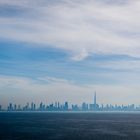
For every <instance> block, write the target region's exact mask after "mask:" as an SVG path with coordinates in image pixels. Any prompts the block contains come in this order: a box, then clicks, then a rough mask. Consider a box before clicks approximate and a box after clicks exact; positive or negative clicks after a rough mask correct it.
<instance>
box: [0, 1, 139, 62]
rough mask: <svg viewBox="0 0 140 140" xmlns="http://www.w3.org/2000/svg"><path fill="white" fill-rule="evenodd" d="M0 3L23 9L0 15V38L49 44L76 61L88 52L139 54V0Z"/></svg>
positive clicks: (137, 55)
mask: <svg viewBox="0 0 140 140" xmlns="http://www.w3.org/2000/svg"><path fill="white" fill-rule="evenodd" d="M0 5H2V6H4V5H5V6H6V5H10V6H13V5H14V6H15V5H16V6H18V7H21V8H22V9H25V11H24V14H23V13H22V14H21V15H20V14H18V15H19V16H18V17H17V16H12V17H7V16H5V17H4V16H1V17H0V30H1V34H0V38H8V39H12V40H17V41H23V42H30V43H39V44H49V45H51V46H53V47H57V48H62V49H65V50H67V51H70V52H71V53H72V55H73V57H72V59H73V60H78V61H79V60H82V59H84V58H86V57H87V56H88V55H90V54H91V53H101V54H102V53H103V54H125V55H130V56H136V57H139V53H140V47H139V44H140V40H139V37H140V15H139V12H140V1H138V0H134V1H129V0H125V1H122V0H119V1H118V2H116V1H114V0H112V1H108V0H106V1H101V0H100V1H98V0H88V1H79V0H70V1H68V0H65V1H63V0H60V1H55V2H49V1H44V0H41V1H37V0H34V1H33V0H28V1H27V0H24V1H18V0H13V1H12V2H11V1H10V0H1V1H0ZM19 9H20V8H19ZM18 12H19V13H20V11H18ZM22 12H23V11H22ZM15 14H16V13H15Z"/></svg>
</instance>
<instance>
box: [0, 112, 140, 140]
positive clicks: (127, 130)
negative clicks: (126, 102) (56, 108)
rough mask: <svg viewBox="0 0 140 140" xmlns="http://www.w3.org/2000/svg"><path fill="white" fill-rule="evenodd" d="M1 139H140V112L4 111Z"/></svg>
mask: <svg viewBox="0 0 140 140" xmlns="http://www.w3.org/2000/svg"><path fill="white" fill-rule="evenodd" d="M0 140H140V114H139V113H62V112H61V113H47V112H34V113H31V112H22V113H16V112H11V113H10V112H9V113H8V112H7V113H6V112H5V113H4V112H3V113H0Z"/></svg>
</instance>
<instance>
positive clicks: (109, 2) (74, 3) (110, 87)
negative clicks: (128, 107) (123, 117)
mask: <svg viewBox="0 0 140 140" xmlns="http://www.w3.org/2000/svg"><path fill="white" fill-rule="evenodd" d="M139 13H140V1H139V0H117V1H116V0H51V1H50V0H22V1H19V0H12V1H11V0H0V104H1V105H3V106H6V105H7V104H8V103H9V102H13V103H17V104H21V105H23V104H26V103H27V102H32V101H33V102H35V103H39V102H41V101H42V102H44V103H52V102H55V101H60V102H61V103H64V102H65V101H68V102H69V103H73V104H81V103H82V102H87V103H93V95H94V92H95V91H96V92H97V103H99V104H101V103H103V104H114V105H115V104H119V105H121V104H132V103H135V104H136V105H139V99H140V86H139V81H140V46H139V45H140V39H139V38H140V14H139Z"/></svg>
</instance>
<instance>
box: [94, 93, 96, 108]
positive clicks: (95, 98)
mask: <svg viewBox="0 0 140 140" xmlns="http://www.w3.org/2000/svg"><path fill="white" fill-rule="evenodd" d="M94 105H95V106H96V91H95V93H94Z"/></svg>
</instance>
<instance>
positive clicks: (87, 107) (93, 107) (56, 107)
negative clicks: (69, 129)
mask: <svg viewBox="0 0 140 140" xmlns="http://www.w3.org/2000/svg"><path fill="white" fill-rule="evenodd" d="M0 111H140V106H135V105H134V104H131V105H127V106H124V105H121V106H119V105H111V104H106V105H103V104H101V105H99V104H97V102H96V92H95V94H94V99H93V103H92V104H87V103H85V102H84V103H82V105H81V106H79V105H77V104H75V105H71V106H69V104H68V102H65V103H64V104H60V103H59V102H55V103H52V104H49V105H45V104H43V103H42V102H41V103H40V104H39V106H38V107H37V105H36V104H35V103H33V102H32V103H31V104H29V103H27V104H26V105H25V106H23V107H21V105H16V104H12V103H9V105H8V106H7V109H3V108H2V106H1V105H0Z"/></svg>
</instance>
